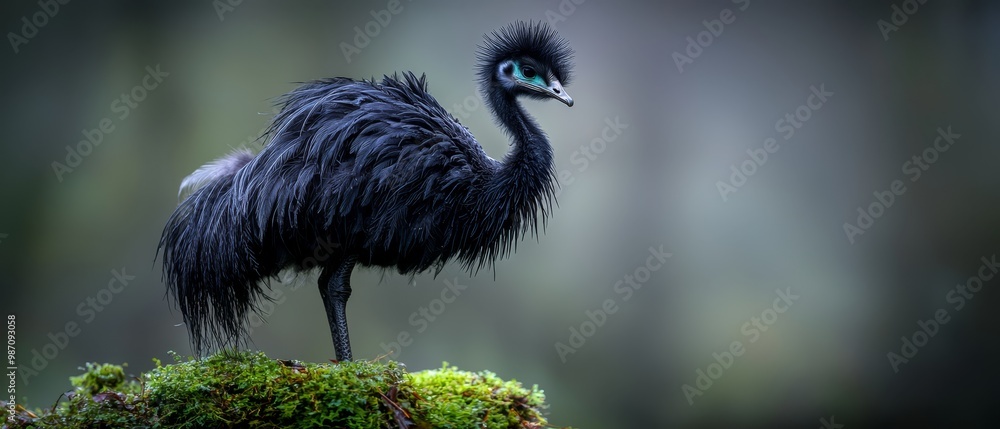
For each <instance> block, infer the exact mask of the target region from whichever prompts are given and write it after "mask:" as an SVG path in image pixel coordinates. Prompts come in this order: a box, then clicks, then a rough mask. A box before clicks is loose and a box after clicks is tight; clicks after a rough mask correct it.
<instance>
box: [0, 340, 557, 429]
mask: <svg viewBox="0 0 1000 429" xmlns="http://www.w3.org/2000/svg"><path fill="white" fill-rule="evenodd" d="M175 359H176V362H175V363H174V364H171V365H162V364H160V362H158V361H157V362H156V364H157V366H156V368H155V369H153V370H152V371H150V372H148V373H146V374H143V375H142V376H140V377H138V378H133V379H126V377H125V372H124V369H123V368H122V367H121V366H117V365H107V364H104V365H96V364H88V365H87V367H86V368H85V372H84V373H83V375H81V376H79V377H72V378H71V382H72V384H73V386H74V389H73V390H72V391H71V392H69V393H67V394H66V398H67V399H66V400H63V401H60V402H59V403H58V405H56V406H55V407H53V408H52V409H49V410H36V411H35V412H31V411H28V410H25V409H24V408H23V407H20V406H18V413H17V414H16V415H15V421H14V422H13V423H11V422H10V421H7V426H5V427H11V428H81V427H87V428H137V427H151V428H156V427H169V428H174V427H176V428H217V427H218V428H224V427H225V428H228V427H249V428H287V427H296V428H327V427H334V428H341V427H342V428H410V429H424V428H428V429H429V428H463V429H464V428H470V429H472V428H476V429H479V428H491V429H492V428H497V429H499V428H541V427H544V426H546V421H545V419H544V418H543V417H542V416H541V414H540V410H541V409H542V408H544V406H545V405H544V400H545V395H544V394H543V393H542V391H541V390H539V389H538V386H532V387H531V388H530V389H528V388H525V387H522V386H521V384H520V383H518V382H516V381H504V380H501V379H500V378H499V377H497V376H496V374H493V373H491V372H489V371H482V372H478V373H472V372H466V371H459V370H458V369H457V368H455V367H451V366H448V365H447V364H445V365H443V366H442V368H441V369H436V370H430V371H421V372H415V373H408V372H406V370H405V369H404V367H403V366H402V365H401V364H398V363H396V362H391V361H390V362H385V363H382V362H366V361H355V362H340V363H328V364H313V363H302V362H297V361H283V360H274V359H269V358H267V357H266V356H264V354H263V353H244V352H240V353H225V354H217V355H213V356H210V357H207V358H204V359H193V358H189V359H187V360H184V359H181V358H179V357H176V356H175ZM3 405H6V404H3Z"/></svg>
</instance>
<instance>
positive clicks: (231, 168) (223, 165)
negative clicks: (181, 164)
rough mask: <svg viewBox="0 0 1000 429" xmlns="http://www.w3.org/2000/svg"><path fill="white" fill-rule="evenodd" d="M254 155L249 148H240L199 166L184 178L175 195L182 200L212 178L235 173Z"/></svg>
mask: <svg viewBox="0 0 1000 429" xmlns="http://www.w3.org/2000/svg"><path fill="white" fill-rule="evenodd" d="M254 156H256V154H255V153H253V151H251V150H250V149H247V148H240V149H236V150H235V151H233V152H232V153H230V154H229V155H226V156H224V157H222V158H219V159H217V160H215V161H212V162H210V163H208V164H205V165H203V166H201V168H199V169H197V170H195V171H194V173H191V174H190V175H188V176H187V177H185V178H184V180H183V181H182V182H181V188H180V190H178V191H177V196H178V197H179V198H180V199H181V200H183V199H185V198H187V197H188V196H189V195H191V194H193V193H194V191H197V190H198V189H199V188H201V187H202V186H205V185H207V184H208V183H210V182H212V181H213V180H216V179H218V178H221V177H228V176H232V175H234V174H236V172H237V171H239V169H240V168H243V166H244V165H247V163H249V162H250V161H251V160H253V158H254Z"/></svg>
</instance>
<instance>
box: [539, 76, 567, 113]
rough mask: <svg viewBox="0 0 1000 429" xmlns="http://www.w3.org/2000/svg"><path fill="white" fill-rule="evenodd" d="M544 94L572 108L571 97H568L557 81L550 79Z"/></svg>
mask: <svg viewBox="0 0 1000 429" xmlns="http://www.w3.org/2000/svg"><path fill="white" fill-rule="evenodd" d="M545 93H546V94H547V95H548V96H549V97H552V98H555V99H557V100H559V101H562V102H563V103H565V104H566V105H567V106H569V107H573V97H570V96H569V94H567V93H566V90H565V89H563V87H562V84H561V83H559V79H556V78H552V79H551V80H549V87H548V88H546V89H545Z"/></svg>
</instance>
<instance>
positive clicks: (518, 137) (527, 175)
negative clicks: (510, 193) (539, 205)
mask: <svg viewBox="0 0 1000 429" xmlns="http://www.w3.org/2000/svg"><path fill="white" fill-rule="evenodd" d="M486 102H487V104H488V105H489V107H490V110H492V111H493V115H494V116H496V117H497V119H498V120H499V122H500V124H501V126H503V127H504V129H505V130H506V131H507V133H508V134H510V136H511V138H512V139H513V147H512V148H511V151H510V152H509V153H508V154H507V156H506V157H504V160H503V163H502V167H501V169H500V171H499V174H497V176H496V177H495V180H494V181H495V182H496V183H495V184H496V185H497V186H501V185H507V186H511V185H513V186H515V187H517V186H528V185H533V184H535V185H546V186H548V187H551V186H552V185H551V182H552V173H553V164H552V146H551V145H550V144H549V140H548V138H547V137H546V136H545V133H544V132H542V130H541V129H540V128H538V124H536V123H535V121H534V120H533V119H532V118H531V116H529V115H528V114H527V113H525V111H524V109H523V108H522V107H521V104H520V103H518V102H517V99H516V98H514V96H512V95H510V94H508V93H505V92H502V91H492V92H491V93H489V95H488V96H487V100H486ZM543 188H544V187H543ZM514 190H518V191H522V192H525V191H542V190H544V189H524V188H518V189H514Z"/></svg>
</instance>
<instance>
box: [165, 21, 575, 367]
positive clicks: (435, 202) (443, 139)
mask: <svg viewBox="0 0 1000 429" xmlns="http://www.w3.org/2000/svg"><path fill="white" fill-rule="evenodd" d="M570 56H571V54H570V51H569V48H568V46H567V44H566V43H565V42H564V41H562V40H561V39H559V38H558V36H557V35H556V34H555V32H554V31H552V30H551V29H550V28H548V27H547V26H544V25H542V24H528V23H515V24H513V25H510V26H507V27H504V28H502V29H501V30H499V31H498V32H494V33H493V34H492V35H490V36H487V37H486V39H485V44H484V45H483V46H482V47H481V49H480V51H479V61H480V73H479V75H480V85H481V89H482V91H483V93H484V95H485V98H486V104H487V105H488V106H489V108H490V109H491V111H492V112H493V114H494V115H495V116H496V118H497V120H498V121H499V123H500V124H501V125H502V126H503V127H504V129H505V130H506V131H507V132H508V133H509V134H510V136H511V137H512V140H513V143H512V144H513V148H512V149H511V150H510V152H509V153H508V154H507V156H506V157H505V158H504V160H503V161H502V162H500V161H496V160H494V159H492V158H490V157H489V156H488V155H487V154H486V153H485V152H484V151H483V149H482V147H481V146H480V145H479V143H478V142H477V141H476V140H475V138H474V137H473V136H472V135H471V134H470V133H469V131H468V130H467V129H466V128H465V127H464V126H462V125H461V124H459V123H458V121H457V120H456V119H455V118H454V117H452V116H451V115H450V114H449V113H448V112H447V111H445V109H444V108H443V107H441V105H440V104H439V103H438V102H437V101H436V100H435V99H434V98H433V97H432V96H431V95H430V94H429V93H428V92H427V83H426V81H425V79H424V77H420V78H417V77H416V76H414V75H413V74H412V73H409V72H406V73H403V75H402V77H401V78H400V77H399V76H397V75H393V76H391V77H389V76H386V77H384V79H382V81H381V82H375V81H374V80H372V81H355V80H352V79H347V78H332V79H325V80H319V81H314V82H310V83H307V84H304V85H302V86H301V87H299V88H297V89H295V90H294V91H292V92H291V93H289V94H287V95H286V96H285V97H284V98H283V100H282V101H281V102H280V103H279V104H280V106H281V110H280V113H278V115H277V116H276V117H275V119H274V121H273V122H272V125H271V126H270V128H269V130H268V132H267V135H266V136H267V140H266V141H267V144H266V145H265V147H264V148H263V150H262V151H261V152H260V153H259V154H257V155H256V156H255V157H253V158H252V159H251V158H249V157H248V156H246V155H245V154H243V155H236V156H234V157H231V158H230V159H228V160H220V161H219V162H217V163H216V165H225V166H226V168H225V169H222V168H220V169H218V171H217V174H218V176H217V177H215V178H214V179H212V180H210V181H208V182H207V183H206V184H205V185H204V186H203V187H201V188H200V189H197V190H196V191H194V192H193V193H192V194H191V195H190V196H189V197H187V198H186V199H184V200H183V201H182V202H181V203H180V205H179V206H178V208H177V209H176V211H175V212H174V213H173V215H172V216H171V217H170V219H169V221H168V222H167V225H166V227H165V229H164V231H163V235H162V238H161V240H160V243H159V248H160V249H162V250H163V252H164V256H163V273H164V280H165V282H166V284H167V287H168V289H169V291H170V292H171V294H172V296H173V297H174V298H175V299H176V301H177V304H178V306H179V308H180V310H181V312H182V314H183V317H184V322H185V324H186V325H187V328H188V330H189V332H190V336H191V340H192V343H193V346H194V349H195V351H196V353H199V354H201V353H203V352H204V351H205V350H206V349H208V348H210V347H212V346H222V347H225V346H235V345H240V344H241V343H242V341H243V340H245V339H246V335H245V334H246V331H245V327H246V325H247V324H246V322H247V319H248V316H250V314H251V312H252V311H255V310H256V309H257V305H258V303H259V302H260V301H261V300H263V299H267V296H266V295H265V294H264V289H263V288H264V287H267V280H268V279H270V278H273V277H274V276H275V275H277V274H278V273H279V272H280V271H282V270H284V269H288V268H291V269H294V270H297V271H305V270H309V269H312V268H316V263H317V258H316V257H315V256H316V254H317V252H316V249H317V248H321V247H322V248H324V249H326V253H329V256H327V257H325V258H320V259H321V260H320V261H318V262H319V268H323V269H327V268H329V269H330V273H333V272H334V271H333V270H336V269H346V270H348V271H347V279H348V280H349V276H350V271H349V270H350V269H351V267H353V263H354V261H356V263H357V264H360V265H362V266H372V267H387V268H395V269H397V270H398V271H399V272H400V273H403V274H415V273H418V272H422V271H424V270H428V269H430V268H435V269H436V270H438V271H439V270H440V269H441V267H442V265H443V264H444V263H445V262H447V261H448V260H450V259H456V260H458V261H460V262H461V263H462V264H463V267H465V268H466V269H470V270H473V271H476V270H479V269H481V268H484V267H489V266H490V265H491V264H492V263H494V262H495V261H496V259H497V258H502V257H504V256H506V255H508V254H510V253H511V252H512V250H513V248H514V246H515V243H516V240H517V239H518V238H519V236H523V235H524V234H525V233H527V232H529V231H530V232H531V233H533V234H537V232H538V231H537V228H538V223H539V220H541V221H542V222H543V223H544V220H545V218H546V216H548V214H549V210H550V208H551V204H552V202H553V201H554V194H553V191H554V186H555V175H554V168H553V161H552V148H551V146H550V145H549V142H548V140H547V138H546V137H545V135H544V133H542V131H541V130H540V129H539V128H538V126H537V125H536V124H535V122H534V121H533V120H532V119H531V118H530V117H529V116H528V115H527V114H526V113H525V112H524V111H523V110H522V108H521V106H520V104H519V103H518V102H517V101H516V97H517V96H519V95H529V94H528V92H526V91H522V90H519V89H516V88H513V89H512V88H508V87H504V86H503V85H501V84H500V83H499V82H497V81H496V78H495V76H494V74H495V70H496V68H497V66H498V64H500V63H501V62H503V61H507V60H511V59H516V58H522V59H526V60H533V61H534V63H536V64H540V65H543V66H544V67H545V70H546V71H547V72H549V73H551V74H552V75H553V76H555V77H556V78H558V79H560V80H561V81H562V82H564V83H565V82H566V81H567V80H568V79H569V72H570V70H569V69H570V64H569V61H570ZM239 156H242V158H241V157H239ZM241 159H242V161H241ZM223 161H226V162H223ZM234 162H235V163H237V165H236V167H239V168H238V169H236V170H235V172H233V171H231V170H232V168H233V163H234ZM241 163H244V165H242V166H240V165H239V164H241ZM205 168H211V165H209V166H206V167H204V168H203V170H199V173H200V174H201V176H199V179H200V178H202V176H204V175H205V174H208V173H210V172H206V170H204V169H205ZM324 254H325V253H324ZM338 267H340V268H338ZM323 278H325V279H326V280H329V279H330V275H327V274H326V272H325V271H324V277H323ZM320 287H321V290H324V291H325V289H322V288H324V287H326V286H325V285H323V284H321V285H320ZM324 293H325V292H324ZM346 293H347V294H348V295H349V293H350V290H349V286H348V288H347V292H346ZM326 298H327V297H326V295H325V294H324V301H325V300H326ZM346 299H347V298H346V297H344V298H343V300H344V302H346ZM327 310H328V312H329V311H330V307H329V306H328V307H327ZM332 325H333V322H332V319H331V326H332ZM344 329H345V332H344V338H346V326H345V328H344ZM336 335H337V334H336V333H335V334H334V336H335V338H336ZM338 352H339V350H338ZM347 356H348V357H347V358H348V359H349V353H348V355H347ZM338 358H343V357H341V356H338Z"/></svg>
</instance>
